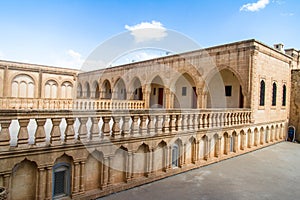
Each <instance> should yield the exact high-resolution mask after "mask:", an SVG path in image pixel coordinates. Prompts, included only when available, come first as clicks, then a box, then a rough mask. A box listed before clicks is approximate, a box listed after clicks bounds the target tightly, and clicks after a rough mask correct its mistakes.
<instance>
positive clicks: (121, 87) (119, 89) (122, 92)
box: [113, 78, 127, 100]
mask: <svg viewBox="0 0 300 200" xmlns="http://www.w3.org/2000/svg"><path fill="white" fill-rule="evenodd" d="M113 93H114V97H113V98H114V99H118V100H126V98H127V90H126V85H125V82H124V80H123V79H122V78H119V79H118V80H117V81H116V83H115V86H114V89H113Z"/></svg>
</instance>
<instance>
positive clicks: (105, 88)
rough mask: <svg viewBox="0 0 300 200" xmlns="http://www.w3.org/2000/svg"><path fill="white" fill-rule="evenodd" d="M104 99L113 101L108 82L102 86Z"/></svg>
mask: <svg viewBox="0 0 300 200" xmlns="http://www.w3.org/2000/svg"><path fill="white" fill-rule="evenodd" d="M101 91H102V99H111V85H110V82H109V81H108V80H105V81H104V82H103V84H102V88H101Z"/></svg>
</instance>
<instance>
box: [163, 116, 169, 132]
mask: <svg viewBox="0 0 300 200" xmlns="http://www.w3.org/2000/svg"><path fill="white" fill-rule="evenodd" d="M169 120H170V115H169V114H165V115H164V117H163V132H165V133H168V132H169V131H170V121H169Z"/></svg>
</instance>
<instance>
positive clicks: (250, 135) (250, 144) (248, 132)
mask: <svg viewBox="0 0 300 200" xmlns="http://www.w3.org/2000/svg"><path fill="white" fill-rule="evenodd" d="M247 136H248V139H247V147H248V148H251V146H252V141H253V140H252V131H251V129H248V131H247Z"/></svg>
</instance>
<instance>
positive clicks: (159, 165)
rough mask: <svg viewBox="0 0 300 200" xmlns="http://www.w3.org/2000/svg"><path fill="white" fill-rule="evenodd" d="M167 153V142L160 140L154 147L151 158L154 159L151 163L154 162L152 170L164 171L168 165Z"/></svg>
mask: <svg viewBox="0 0 300 200" xmlns="http://www.w3.org/2000/svg"><path fill="white" fill-rule="evenodd" d="M167 153H168V147H167V143H166V142H165V141H163V140H162V141H161V142H160V143H159V144H158V145H157V147H156V148H155V151H154V154H153V158H152V159H153V160H154V161H155V162H154V163H153V164H154V171H156V173H160V172H165V170H166V168H167V166H168V163H167Z"/></svg>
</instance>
